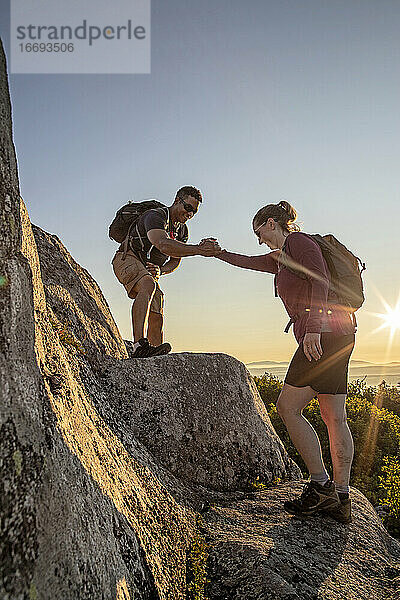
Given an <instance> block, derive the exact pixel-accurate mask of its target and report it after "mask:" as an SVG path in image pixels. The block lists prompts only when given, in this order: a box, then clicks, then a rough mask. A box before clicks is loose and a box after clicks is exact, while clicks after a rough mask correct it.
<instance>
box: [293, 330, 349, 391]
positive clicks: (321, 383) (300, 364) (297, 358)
mask: <svg viewBox="0 0 400 600" xmlns="http://www.w3.org/2000/svg"><path fill="white" fill-rule="evenodd" d="M354 342H355V335H354V333H352V334H350V335H336V334H334V333H321V346H322V350H323V353H322V356H321V358H320V359H319V360H314V359H313V360H312V361H311V362H310V361H309V360H308V359H307V358H306V356H305V354H304V351H303V343H301V344H300V345H299V347H298V348H297V350H296V352H295V353H294V355H293V358H292V360H291V362H290V365H289V368H288V371H287V373H286V377H285V383H288V384H289V385H293V386H295V387H306V386H308V385H309V386H311V387H312V388H313V390H315V391H316V392H319V393H320V394H346V393H347V376H348V369H349V360H350V355H351V353H352V351H353V348H354Z"/></svg>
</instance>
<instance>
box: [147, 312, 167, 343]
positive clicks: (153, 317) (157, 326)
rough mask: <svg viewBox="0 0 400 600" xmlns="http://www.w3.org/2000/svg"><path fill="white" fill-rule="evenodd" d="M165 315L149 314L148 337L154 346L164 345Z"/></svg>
mask: <svg viewBox="0 0 400 600" xmlns="http://www.w3.org/2000/svg"><path fill="white" fill-rule="evenodd" d="M163 324H164V319H163V315H162V314H160V313H156V312H153V311H152V310H151V311H150V312H149V324H148V329H147V337H148V340H149V342H150V344H152V345H153V346H159V345H160V344H162V343H163Z"/></svg>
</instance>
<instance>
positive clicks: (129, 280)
mask: <svg viewBox="0 0 400 600" xmlns="http://www.w3.org/2000/svg"><path fill="white" fill-rule="evenodd" d="M122 256H123V252H119V251H118V252H116V253H115V255H114V258H113V259H112V261H111V264H112V266H113V270H114V273H115V276H116V278H117V279H118V281H119V282H120V283H122V285H123V286H124V288H125V289H126V293H127V294H128V296H129V298H135V297H136V292H134V291H133V288H134V287H135V286H136V284H137V282H138V281H139V280H140V279H142V277H145V276H146V275H150V277H152V275H151V273H149V271H148V270H147V269H146V267H145V266H144V264H143V263H142V262H140V260H139V259H138V258H136V256H135V255H134V254H133V252H132V251H131V250H128V252H127V253H126V257H125V260H122ZM156 286H157V287H156V291H155V292H154V296H153V299H152V301H151V304H150V311H151V312H155V313H159V314H161V315H162V314H163V310H164V294H163V292H162V291H161V290H160V287H159V285H158V283H157V282H156Z"/></svg>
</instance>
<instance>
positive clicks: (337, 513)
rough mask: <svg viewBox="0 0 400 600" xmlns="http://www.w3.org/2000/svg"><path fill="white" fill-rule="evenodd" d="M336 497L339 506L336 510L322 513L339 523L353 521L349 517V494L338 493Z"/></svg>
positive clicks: (331, 509)
mask: <svg viewBox="0 0 400 600" xmlns="http://www.w3.org/2000/svg"><path fill="white" fill-rule="evenodd" d="M338 496H339V500H340V505H339V506H337V507H336V508H329V509H327V510H324V512H325V513H326V514H327V515H329V516H330V517H332V519H335V521H338V522H339V523H351V522H352V520H353V519H352V516H351V500H350V498H349V494H341V493H340V492H339V494H338Z"/></svg>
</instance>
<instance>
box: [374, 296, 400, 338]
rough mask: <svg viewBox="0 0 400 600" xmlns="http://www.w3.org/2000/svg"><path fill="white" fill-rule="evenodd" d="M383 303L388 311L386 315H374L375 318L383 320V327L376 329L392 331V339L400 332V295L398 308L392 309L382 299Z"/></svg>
mask: <svg viewBox="0 0 400 600" xmlns="http://www.w3.org/2000/svg"><path fill="white" fill-rule="evenodd" d="M381 300H382V303H383V305H384V307H385V309H386V312H385V313H373V315H374V316H375V317H379V319H381V320H382V323H381V325H380V326H379V327H378V328H377V329H375V331H380V330H381V329H384V328H388V329H390V337H393V335H394V334H395V333H396V331H399V330H400V295H399V298H398V300H397V303H396V306H394V307H392V306H389V304H388V303H387V302H386V301H385V300H384V299H383V298H382V299H381Z"/></svg>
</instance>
